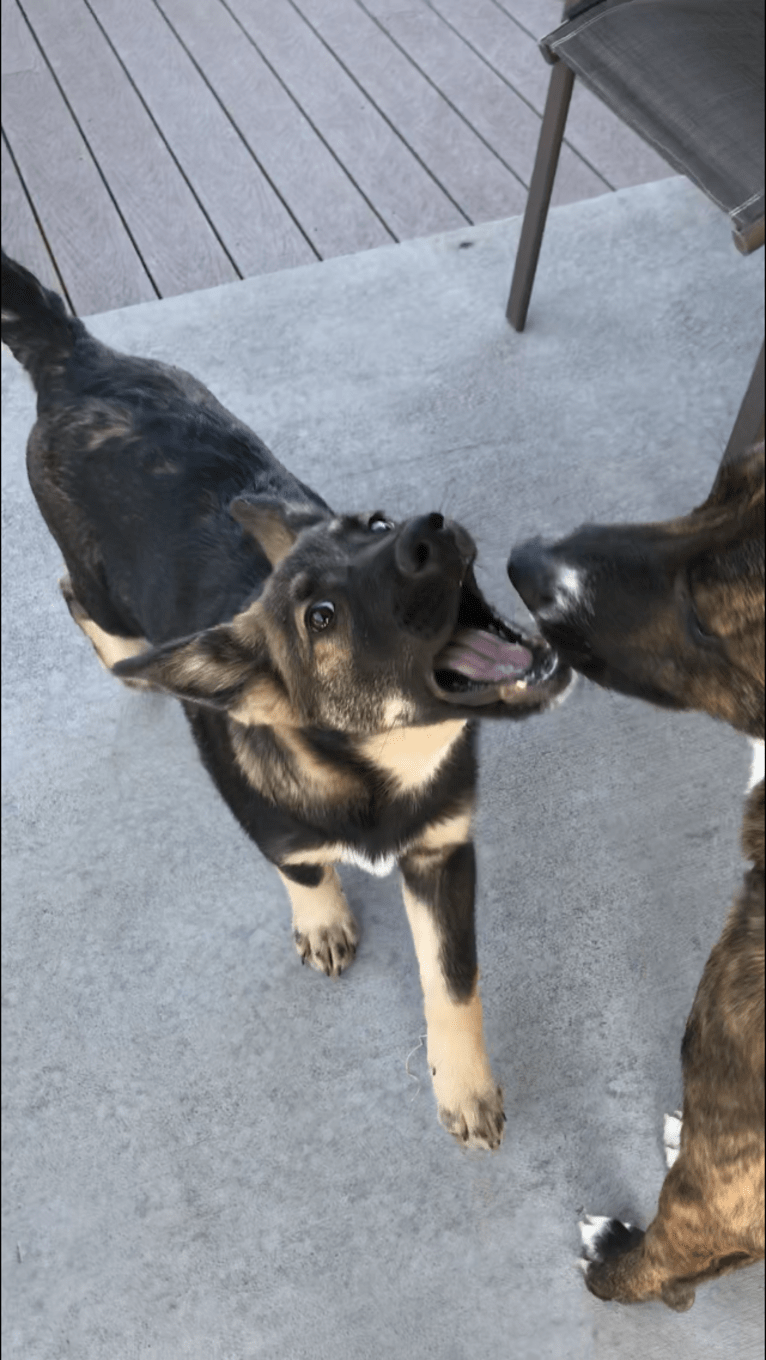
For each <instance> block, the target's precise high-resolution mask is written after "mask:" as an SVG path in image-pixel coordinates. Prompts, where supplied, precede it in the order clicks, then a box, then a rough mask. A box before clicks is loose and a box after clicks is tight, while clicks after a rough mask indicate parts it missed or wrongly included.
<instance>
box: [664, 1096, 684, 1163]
mask: <svg viewBox="0 0 766 1360" xmlns="http://www.w3.org/2000/svg"><path fill="white" fill-rule="evenodd" d="M662 1138H663V1142H664V1144H665V1161H666V1162H667V1164H668V1167H671V1166H672V1165H673V1163H674V1162H675V1161H676V1159H677V1158H678V1154H679V1152H680V1151H681V1111H680V1110H677V1111H676V1113H675V1114H666V1115H665V1120H664V1126H663V1133H662Z"/></svg>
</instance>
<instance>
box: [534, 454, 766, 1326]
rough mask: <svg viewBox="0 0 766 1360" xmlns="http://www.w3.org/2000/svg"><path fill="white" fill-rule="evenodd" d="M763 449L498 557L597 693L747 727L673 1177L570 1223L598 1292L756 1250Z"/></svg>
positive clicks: (733, 1260)
mask: <svg viewBox="0 0 766 1360" xmlns="http://www.w3.org/2000/svg"><path fill="white" fill-rule="evenodd" d="M763 516H764V447H763V443H761V444H760V445H758V446H756V447H755V448H753V449H751V450H749V451H748V452H747V454H746V455H745V456H740V457H735V458H732V459H730V460H725V461H724V462H723V463H722V465H721V467H720V469H719V471H718V475H717V477H716V480H715V484H714V486H713V489H712V491H711V493H710V495H709V496H708V499H707V500H706V501H705V503H704V505H701V506H700V507H699V509H697V510H694V511H693V512H692V513H691V514H690V515H687V516H686V517H685V518H682V519H676V520H672V521H671V522H670V523H667V524H649V525H627V526H623V525H619V526H616V527H593V526H587V527H585V528H582V529H580V530H578V531H577V532H576V533H574V534H572V535H571V537H570V538H566V539H564V540H562V541H561V542H559V543H556V544H555V545H554V546H552V547H547V548H546V547H543V546H542V545H541V544H540V543H539V542H532V543H526V544H524V545H522V546H521V547H519V548H518V549H516V550H515V551H514V552H513V553H512V555H511V558H510V561H509V564H508V571H509V575H510V577H511V580H512V581H513V583H514V585H515V586H516V589H517V590H518V591H519V593H520V594H521V596H522V598H523V599H524V600H525V601H526V603H527V604H528V605H529V607H530V609H532V611H533V613H534V614H535V616H536V618H537V620H538V622H539V624H540V627H541V629H542V632H543V634H544V636H545V637H546V638H547V639H548V641H549V642H550V643H551V645H552V646H554V647H556V648H557V649H559V651H560V654H561V655H562V656H563V657H564V658H565V660H567V661H568V662H569V663H570V664H571V665H572V666H574V667H576V669H577V670H579V671H581V672H582V673H583V674H584V675H586V676H588V677H589V678H590V679H591V680H595V681H596V683H597V684H600V685H603V686H605V687H606V688H608V689H615V690H620V691H621V692H622V693H624V694H631V695H636V696H638V697H640V698H642V699H648V700H650V701H651V702H653V703H656V704H662V705H665V706H667V707H671V708H681V709H702V710H703V711H704V712H706V713H710V714H712V716H713V717H715V718H721V719H723V721H724V722H727V723H730V724H731V726H732V727H734V728H736V729H737V730H738V731H740V732H744V733H746V734H747V735H748V736H749V737H750V738H751V739H753V741H754V743H755V752H756V759H755V764H754V775H753V780H752V781H751V787H750V791H749V794H748V797H747V801H746V803H745V814H744V824H743V829H742V848H743V851H744V854H745V856H746V858H747V859H748V860H749V861H750V864H751V867H750V869H749V870H748V872H747V873H746V874H745V878H744V883H743V885H742V889H741V891H740V892H739V894H738V896H737V898H736V900H735V902H734V905H733V907H732V910H731V912H730V914H729V918H728V921H727V923H726V926H725V928H724V932H723V935H722V936H721V938H720V940H719V941H718V944H717V945H716V946H715V948H714V949H713V952H712V954H711V955H710V958H709V959H708V962H707V964H706V966H705V971H704V973H703V975H702V980H701V982H700V984H699V988H698V990H697V995H696V998H695V1001H694V1005H693V1007H692V1011H691V1014H690V1016H689V1020H688V1023H687V1026H686V1033H685V1036H684V1040H683V1045H682V1049H681V1053H682V1062H683V1073H684V1102H683V1114H682V1120H681V1123H680V1127H679V1124H678V1120H677V1119H674V1118H672V1117H670V1116H668V1117H667V1118H666V1143H667V1145H668V1149H667V1150H668V1157H667V1160H668V1164H669V1166H670V1170H669V1172H668V1175H667V1177H666V1179H665V1183H664V1185H663V1187H662V1192H661V1195H660V1202H659V1208H658V1210H657V1215H656V1217H655V1219H654V1221H653V1222H652V1224H651V1225H650V1227H649V1228H648V1229H647V1231H646V1232H645V1233H644V1232H642V1231H641V1230H640V1229H639V1228H636V1227H632V1226H630V1225H628V1224H623V1223H620V1222H619V1221H618V1220H616V1219H604V1218H600V1219H589V1220H588V1222H587V1223H585V1224H582V1225H581V1228H582V1234H583V1241H584V1248H585V1259H584V1261H583V1267H584V1272H585V1280H586V1283H587V1285H588V1288H589V1289H590V1290H591V1291H592V1293H594V1294H596V1295H597V1296H598V1297H599V1298H602V1299H617V1300H619V1301H620V1302H622V1303H635V1302H638V1301H640V1300H644V1299H655V1298H660V1299H662V1300H663V1301H664V1302H665V1303H666V1304H668V1306H669V1307H670V1308H674V1309H676V1310H678V1311H684V1310H685V1309H687V1308H690V1307H691V1305H692V1303H693V1302H694V1292H695V1286H696V1285H697V1284H700V1283H701V1282H702V1281H703V1280H709V1279H713V1278H715V1277H716V1276H717V1275H722V1274H724V1273H725V1272H726V1271H730V1270H735V1269H737V1268H738V1267H740V1266H744V1265H748V1264H749V1263H750V1262H752V1261H757V1260H760V1259H761V1258H762V1257H763V1255H764V1203H763V1195H764V821H763V819H764V784H763V737H764V518H763Z"/></svg>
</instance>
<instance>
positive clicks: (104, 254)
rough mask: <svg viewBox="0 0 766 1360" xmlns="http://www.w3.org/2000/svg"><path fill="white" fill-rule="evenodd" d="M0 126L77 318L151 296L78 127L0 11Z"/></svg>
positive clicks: (14, 16) (23, 37)
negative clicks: (0, 75) (0, 79)
mask: <svg viewBox="0 0 766 1360" xmlns="http://www.w3.org/2000/svg"><path fill="white" fill-rule="evenodd" d="M2 52H3V69H4V75H3V91H2V120H3V128H4V131H5V134H6V137H7V139H8V145H9V147H10V149H11V151H12V152H13V156H14V159H15V161H16V164H17V165H18V167H19V170H20V173H21V175H22V176H23V179H24V183H25V185H26V187H27V190H28V192H29V195H30V198H31V200H32V202H33V203H34V205H35V210H36V212H37V215H38V217H39V219H40V223H41V226H42V229H43V232H44V234H45V238H46V240H47V241H48V243H49V246H50V249H51V252H52V254H53V256H54V258H55V260H56V264H57V267H58V269H59V270H60V272H61V277H62V279H63V281H64V283H65V284H66V290H67V293H68V294H69V297H70V299H71V302H72V306H73V307H74V308H75V310H76V311H77V312H79V313H80V315H88V314H89V313H93V312H101V311H106V310H108V309H109V308H110V307H121V306H124V305H125V304H126V303H129V302H142V301H146V300H148V299H149V298H154V297H156V296H157V294H156V291H155V289H154V287H153V286H152V283H151V280H150V279H149V277H148V275H147V273H146V270H145V269H144V267H143V265H142V263H141V260H140V259H139V257H138V255H137V254H136V251H135V248H134V246H133V243H132V242H131V240H130V237H129V235H128V233H127V231H126V230H125V224H124V223H123V221H122V220H121V218H120V216H119V213H118V212H117V209H116V208H115V205H114V203H113V201H112V199H111V197H110V195H109V193H108V192H107V190H106V188H105V186H104V182H103V180H102V178H101V176H100V174H99V172H98V169H97V167H96V165H95V162H94V160H93V157H92V156H91V154H90V151H89V150H88V147H87V146H86V144H85V142H84V140H83V137H82V134H81V133H80V130H79V128H78V127H77V125H76V123H75V122H74V120H73V119H72V116H71V113H70V111H69V109H68V108H67V106H66V104H65V102H64V100H63V99H62V97H61V92H60V91H59V89H58V87H57V85H56V82H55V81H54V79H53V77H52V75H51V73H50V71H49V70H48V67H47V65H46V64H45V61H44V60H43V57H42V54H41V52H40V50H39V48H38V46H37V44H36V43H35V41H34V39H33V37H32V35H31V33H30V31H29V28H28V27H27V25H26V23H25V22H24V19H23V17H22V15H21V13H20V11H19V8H18V5H17V4H16V0H4V3H3V8H2Z"/></svg>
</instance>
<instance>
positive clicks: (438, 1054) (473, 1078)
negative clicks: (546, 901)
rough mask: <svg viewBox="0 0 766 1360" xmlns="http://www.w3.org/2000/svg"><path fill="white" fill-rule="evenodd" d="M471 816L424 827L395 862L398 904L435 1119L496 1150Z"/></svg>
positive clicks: (498, 1123)
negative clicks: (411, 950) (423, 1031)
mask: <svg viewBox="0 0 766 1360" xmlns="http://www.w3.org/2000/svg"><path fill="white" fill-rule="evenodd" d="M469 821H470V819H469V818H468V817H461V818H457V819H455V821H454V822H453V823H451V824H450V825H449V826H448V827H445V826H444V825H442V826H439V827H437V828H432V829H430V830H429V832H428V833H427V835H426V836H425V837H424V838H423V840H422V842H421V843H420V845H419V846H417V847H416V848H415V849H413V850H410V851H408V853H407V854H406V855H405V856H404V857H403V859H402V861H401V862H400V867H401V869H402V873H403V875H404V880H405V881H404V905H405V907H406V910H407V916H408V919H409V922H410V928H411V930H412V938H413V940H414V943H415V952H416V954H417V958H418V965H419V968H420V980H421V983H422V986H423V1002H424V1010H425V1017H426V1027H427V1031H428V1064H429V1067H430V1068H431V1075H432V1078H433V1083H434V1093H435V1095H436V1103H437V1107H438V1111H439V1119H440V1121H441V1123H442V1124H443V1125H444V1127H445V1128H446V1129H447V1130H448V1131H449V1132H450V1133H451V1134H453V1135H454V1137H455V1138H457V1139H458V1140H459V1141H460V1142H462V1143H465V1144H467V1145H468V1146H470V1147H483V1148H491V1149H494V1148H497V1147H499V1146H500V1143H501V1141H502V1137H503V1125H504V1123H505V1115H504V1114H503V1099H502V1092H501V1090H500V1088H499V1087H498V1086H497V1084H496V1082H495V1079H494V1077H493V1075H492V1069H491V1067H490V1063H489V1058H488V1056H487V1051H486V1048H485V1045H484V1031H483V1025H482V1010H481V1001H480V1000H479V994H478V969H477V967H476V961H475V959H476V954H475V941H474V933H473V894H474V871H473V846H472V844H471V842H470V841H468V840H466V839H465V834H466V831H467V830H468V826H469Z"/></svg>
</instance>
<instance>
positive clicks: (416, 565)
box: [396, 511, 444, 576]
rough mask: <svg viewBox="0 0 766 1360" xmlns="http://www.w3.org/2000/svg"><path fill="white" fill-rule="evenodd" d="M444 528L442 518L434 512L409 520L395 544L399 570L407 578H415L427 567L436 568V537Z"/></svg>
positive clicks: (437, 557)
mask: <svg viewBox="0 0 766 1360" xmlns="http://www.w3.org/2000/svg"><path fill="white" fill-rule="evenodd" d="M443 528H444V516H443V515H440V514H438V512H436V511H435V512H434V513H433V514H430V515H422V516H420V517H419V518H418V519H413V520H410V522H409V524H407V525H405V527H404V530H403V531H402V533H401V534H400V535H399V538H398V539H397V543H396V560H397V565H398V567H399V569H400V570H401V571H403V572H405V574H406V575H407V576H416V575H418V574H419V573H420V572H422V571H424V570H425V569H426V568H427V567H428V566H429V565H431V566H438V565H439V558H440V544H439V541H438V535H439V533H440V531H441V530H442V529H443Z"/></svg>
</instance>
